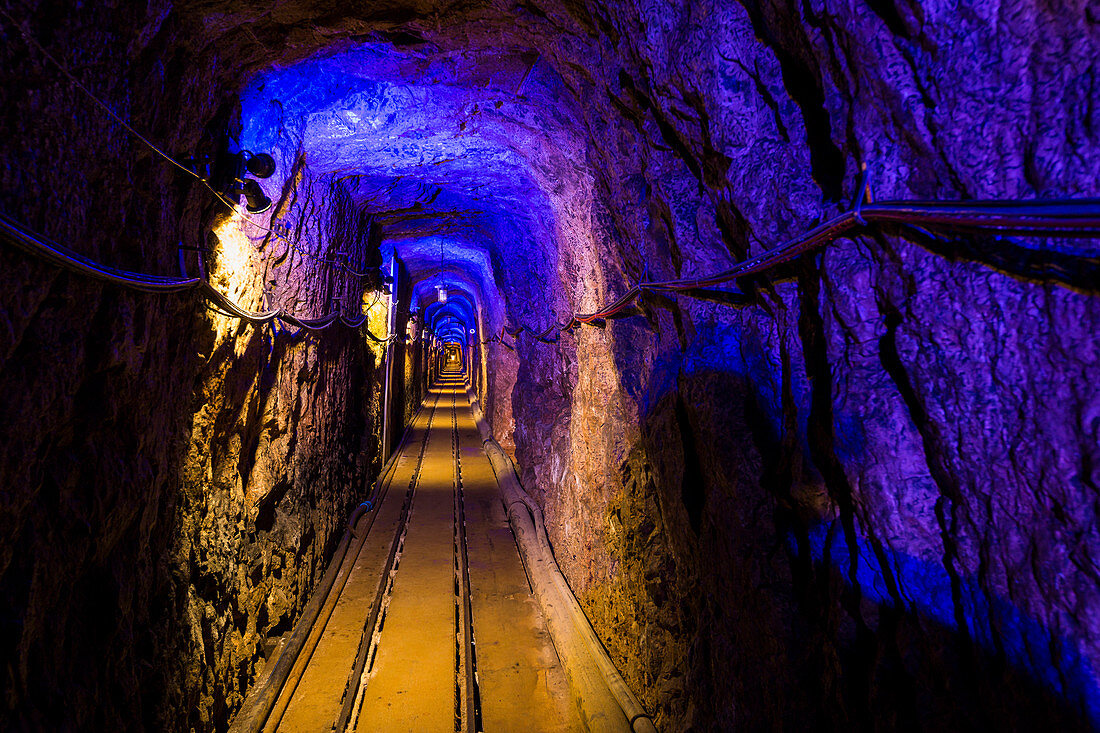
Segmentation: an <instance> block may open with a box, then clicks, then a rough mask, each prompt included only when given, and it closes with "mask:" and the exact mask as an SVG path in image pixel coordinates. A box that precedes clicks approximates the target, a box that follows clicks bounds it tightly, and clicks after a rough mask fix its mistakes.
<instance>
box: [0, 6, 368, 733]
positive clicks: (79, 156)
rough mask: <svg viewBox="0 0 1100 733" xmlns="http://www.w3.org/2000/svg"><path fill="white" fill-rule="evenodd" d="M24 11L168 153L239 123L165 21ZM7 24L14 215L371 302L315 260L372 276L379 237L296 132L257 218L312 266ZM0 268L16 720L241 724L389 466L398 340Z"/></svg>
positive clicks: (356, 302) (6, 651)
mask: <svg viewBox="0 0 1100 733" xmlns="http://www.w3.org/2000/svg"><path fill="white" fill-rule="evenodd" d="M11 12H12V14H13V15H14V14H15V12H16V10H15V9H14V8H12V9H11ZM19 12H20V14H21V16H22V18H30V19H31V20H30V22H28V24H27V30H28V31H29V32H30V33H32V34H33V36H34V37H35V38H37V39H38V40H39V41H40V42H41V43H42V44H44V45H45V46H46V47H47V48H48V49H49V52H50V53H51V54H52V55H54V56H55V57H57V58H58V59H59V60H60V61H61V62H62V63H64V64H65V66H66V67H67V68H68V69H69V70H70V71H71V73H73V74H74V76H76V77H77V78H78V79H79V80H80V82H81V83H82V84H84V85H85V86H86V87H88V88H89V89H90V90H92V91H93V92H94V93H95V94H96V95H97V96H99V97H100V98H101V99H103V100H104V101H105V102H106V103H107V104H108V105H109V106H111V107H112V109H114V110H115V111H116V112H117V113H118V114H119V115H120V116H122V117H124V118H125V119H127V120H128V121H129V122H130V123H131V124H132V125H134V126H135V127H137V128H140V129H141V130H142V132H143V133H145V134H146V135H148V136H149V137H150V138H152V139H154V140H156V141H157V142H158V143H160V144H162V145H163V146H164V147H165V149H166V150H167V151H168V152H170V153H172V154H174V155H177V156H180V157H182V155H181V153H182V152H184V151H186V152H187V153H190V152H193V151H196V150H198V149H199V148H201V147H202V146H204V145H206V144H207V140H206V138H205V137H204V136H205V134H206V133H205V132H204V130H205V129H206V127H207V125H210V126H211V127H212V128H218V129H221V128H224V127H227V126H228V127H232V126H233V125H234V124H236V122H235V121H236V120H237V119H238V113H236V112H235V111H234V102H233V100H234V98H235V96H234V92H233V89H232V86H231V85H229V84H228V83H227V82H226V81H225V80H224V79H219V78H218V77H217V72H216V71H215V69H217V68H218V67H217V65H216V64H214V63H213V60H212V59H211V58H210V57H209V56H203V55H202V53H201V51H195V50H194V49H192V50H190V51H187V50H184V49H185V48H186V47H187V46H188V44H189V43H190V42H191V40H193V38H194V36H193V34H192V33H191V32H190V31H188V30H185V29H183V28H182V27H181V24H180V22H179V20H178V18H176V17H175V16H174V15H173V14H172V8H171V7H170V6H164V7H159V8H158V7H153V6H150V7H149V8H148V13H149V15H148V16H147V15H146V9H144V8H143V9H141V11H140V12H137V11H132V10H130V9H129V8H123V9H110V8H99V7H96V8H91V7H87V8H84V9H83V10H82V11H76V12H70V9H68V8H66V9H62V8H60V7H54V6H53V5H52V4H49V3H42V4H40V6H39V7H37V8H35V7H31V6H27V7H25V8H23V9H21V10H20V11H19ZM22 18H21V19H22ZM58 18H63V20H60V21H58V20H56V19H58ZM46 19H50V20H49V22H46ZM0 25H2V28H3V30H2V32H3V38H4V43H3V47H4V50H3V54H4V63H3V69H4V71H3V75H4V80H3V88H4V92H3V95H2V96H3V99H4V104H3V105H2V106H3V112H2V113H0V114H2V118H0V119H2V121H0V127H2V130H3V137H4V140H5V142H4V144H3V155H4V166H3V167H2V168H0V176H2V177H3V186H2V194H0V195H2V201H3V203H2V210H3V213H4V214H5V215H8V216H12V217H15V218H17V219H18V220H20V221H22V222H23V223H25V224H27V225H29V226H31V227H32V228H34V229H35V230H37V231H38V232H40V233H42V234H44V235H45V236H47V237H49V238H51V239H53V240H54V241H56V242H59V243H62V244H64V245H65V246H67V247H69V248H71V249H73V250H76V251H78V252H80V253H81V254H83V255H85V256H89V257H92V258H94V259H97V260H99V261H101V262H104V263H107V264H109V265H112V266H115V267H121V268H124V269H130V270H134V271H138V272H146V273H153V274H166V275H174V274H177V273H178V272H179V267H180V262H181V260H182V262H183V263H184V264H185V265H186V266H187V267H188V269H189V270H190V272H191V274H195V273H196V272H197V271H198V269H199V262H198V257H199V253H198V250H200V249H204V250H206V251H205V253H204V254H203V259H204V260H205V266H206V268H207V271H208V275H209V279H210V282H211V284H212V285H213V286H214V287H215V288H216V289H218V290H220V291H221V292H223V293H224V294H226V295H229V296H230V297H231V298H232V299H234V300H236V301H237V302H239V303H240V304H241V305H242V306H243V307H245V308H248V309H251V310H255V311H263V310H266V309H267V308H269V307H272V306H279V307H284V308H286V309H287V310H288V312H290V313H292V314H295V315H301V316H306V315H309V316H312V315H320V314H322V313H327V312H330V311H331V310H332V309H333V308H334V307H343V308H345V309H346V310H345V311H344V312H345V313H348V314H350V315H354V314H356V313H358V312H360V297H361V295H362V288H361V286H360V284H359V282H358V279H357V278H352V277H349V276H347V274H346V273H341V272H340V271H339V270H333V269H332V268H329V267H327V266H322V265H320V264H318V263H317V262H316V258H317V257H327V256H329V255H330V254H331V252H332V251H336V250H341V251H346V252H348V253H349V255H350V257H352V258H353V260H354V259H362V258H363V256H364V252H365V251H366V247H365V240H366V235H367V233H368V231H369V228H370V227H369V222H365V221H362V220H357V219H355V217H354V215H352V214H349V213H348V210H347V209H346V208H341V206H340V203H341V201H342V200H344V199H346V193H345V192H344V191H343V189H342V188H340V186H339V185H338V184H336V183H334V182H333V181H331V180H329V179H325V180H320V179H319V177H317V176H314V175H313V174H312V173H311V172H310V171H309V170H308V166H306V165H305V163H304V161H303V160H301V156H300V154H299V151H298V150H297V147H296V145H297V143H296V142H295V141H293V140H287V141H286V142H285V143H284V144H283V145H282V146H281V147H275V148H272V151H273V152H275V153H276V157H277V158H278V164H279V172H278V174H277V175H276V176H275V177H273V178H272V179H271V180H269V181H267V182H265V185H268V186H270V187H271V195H272V198H274V199H276V200H277V207H276V208H275V209H274V210H273V211H272V212H269V214H268V215H267V218H265V219H264V223H268V222H269V220H270V217H271V215H272V214H278V216H280V217H281V218H282V219H283V220H285V221H286V222H287V223H288V224H290V225H292V228H293V229H294V230H295V232H296V234H297V237H296V241H300V242H302V245H301V246H302V249H303V251H305V252H307V253H313V255H314V256H315V257H314V259H310V258H307V257H304V256H303V255H301V254H299V253H298V252H295V251H287V249H288V247H287V246H286V245H285V242H282V240H273V239H270V238H268V236H269V235H267V234H266V233H265V232H263V231H262V230H261V229H258V228H256V227H252V226H251V225H249V224H247V223H246V222H242V221H240V220H239V219H236V218H230V217H229V214H228V209H225V208H222V207H219V206H218V205H217V204H216V203H215V202H213V201H212V197H211V196H210V195H209V194H208V192H206V191H205V190H204V189H202V188H201V187H200V186H198V185H197V184H195V183H194V182H193V181H192V180H191V179H190V178H189V177H187V176H186V175H184V174H181V173H180V172H179V171H178V170H176V169H174V168H172V167H171V166H170V165H168V164H165V163H164V162H163V161H162V160H160V159H158V158H157V157H156V156H155V155H153V154H152V153H150V151H148V150H147V149H145V148H144V147H143V146H141V145H140V144H138V143H137V142H136V141H135V140H134V139H133V138H132V137H129V136H128V134H127V133H126V131H125V130H124V129H122V128H120V127H119V126H118V125H117V124H115V123H114V122H113V121H111V120H110V119H109V118H108V117H106V116H105V115H103V114H101V113H100V111H99V110H97V108H96V107H95V106H94V104H93V103H92V102H90V101H89V100H88V99H87V98H86V97H84V96H82V95H81V94H80V92H78V91H77V90H76V89H74V88H73V86H72V85H71V84H70V83H69V82H68V81H66V80H65V79H64V78H63V77H62V76H61V75H60V73H59V72H58V70H57V68H56V67H55V66H53V65H51V64H50V62H49V61H48V60H46V59H45V58H44V57H43V55H42V53H41V51H40V50H38V49H36V48H34V47H33V46H28V45H27V43H26V42H25V41H24V40H23V37H22V34H21V33H20V31H19V30H18V28H17V27H16V26H15V25H13V24H12V22H11V19H9V18H7V17H5V18H3V20H0ZM196 53H198V55H195V54H196ZM200 58H205V59H206V61H205V62H200V61H199V59H200ZM219 94H221V95H224V96H219ZM223 104H224V106H223ZM219 126H220V127H219ZM291 171H292V172H293V175H289V172H291ZM341 197H343V198H341ZM214 230H216V232H217V233H215V231H214ZM179 243H183V244H185V245H186V249H184V250H183V251H182V253H181V251H180V250H179V249H178V246H177V245H178V244H179ZM181 255H182V256H181ZM0 258H2V260H3V272H4V274H3V281H4V284H5V285H4V288H3V292H4V294H3V296H2V301H0V333H2V336H0V354H2V356H0V383H2V384H3V385H4V389H5V391H6V392H7V393H8V397H7V398H6V399H5V406H4V408H3V410H2V411H0V444H2V445H3V451H2V455H3V458H2V461H3V462H2V467H0V481H2V484H3V490H2V491H0V526H2V528H3V531H2V532H0V535H2V537H0V597H2V599H3V600H2V601H0V604H2V617H0V659H2V660H3V665H2V668H0V674H2V683H0V688H2V689H3V700H2V702H0V727H2V728H4V729H5V730H158V729H159V730H219V729H224V728H225V727H227V725H228V720H229V717H230V714H231V713H232V712H233V711H234V710H235V709H236V707H237V706H238V705H239V704H240V701H241V699H242V696H243V693H244V691H245V689H246V687H247V685H248V684H249V682H250V681H251V680H252V678H253V677H254V676H255V674H256V672H257V670H258V668H259V667H260V666H262V664H263V661H264V654H265V652H266V651H268V650H269V649H270V648H271V647H272V646H274V643H275V642H276V641H277V640H278V638H279V636H280V635H281V634H283V633H284V632H285V631H287V630H288V629H289V628H291V626H292V625H293V622H294V621H295V619H296V616H297V614H298V612H299V611H300V610H301V608H302V606H303V605H304V603H305V601H306V599H307V598H308V594H309V592H310V590H311V589H312V587H313V585H314V584H315V583H316V581H317V580H318V579H319V577H320V573H321V572H322V571H323V569H324V563H325V559H326V557H327V555H328V554H331V551H332V549H333V547H334V545H335V543H336V541H337V540H338V539H339V537H340V535H341V533H342V532H343V523H344V521H345V520H346V517H347V516H348V514H349V512H350V509H351V507H352V506H354V502H356V501H357V500H359V499H361V498H362V497H363V496H364V495H365V492H366V490H367V489H368V488H369V485H370V479H371V477H372V476H373V475H374V473H375V472H376V471H377V468H378V458H379V450H378V432H379V429H380V428H379V426H378V424H377V423H378V420H377V414H378V400H379V397H378V395H379V393H380V389H379V386H378V380H379V374H378V372H377V365H378V363H379V354H380V349H378V348H377V347H375V346H372V345H371V342H370V341H369V339H367V338H366V337H365V336H364V334H363V333H362V332H360V331H358V330H355V329H344V330H343V331H340V330H339V329H335V330H334V331H332V332H329V333H328V334H327V336H326V338H324V339H316V338H313V337H311V336H309V335H308V334H304V333H300V334H296V333H294V329H292V328H285V329H280V330H278V331H277V332H276V331H273V330H272V329H271V328H270V327H253V326H249V325H244V324H243V323H242V322H240V321H239V320H237V319H234V318H228V317H226V316H224V315H222V314H220V313H218V312H214V311H212V310H209V309H207V308H206V307H205V305H204V302H203V301H202V300H201V299H200V298H199V297H198V296H197V295H195V294H193V293H191V294H178V295H152V294H143V293H133V292H129V291H125V290H122V289H120V288H118V287H115V286H111V285H103V284H99V283H96V282H94V281H92V280H89V279H86V278H82V277H79V276H76V275H70V274H68V273H65V272H62V271H60V270H58V269H56V268H54V267H51V266H48V265H45V264H42V263H40V262H38V261H37V260H34V259H31V258H29V257H26V256H24V255H23V254H21V253H19V252H17V251H15V250H13V249H11V248H9V247H8V246H7V245H6V244H5V245H4V246H3V247H2V248H0ZM265 291H266V294H265ZM334 304H335V305H334ZM383 320H384V319H383ZM376 321H377V319H372V324H371V325H372V326H373V327H374V328H377V326H378V324H377V322H376ZM383 326H384V323H383Z"/></svg>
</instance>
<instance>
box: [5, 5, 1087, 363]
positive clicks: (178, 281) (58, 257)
mask: <svg viewBox="0 0 1100 733" xmlns="http://www.w3.org/2000/svg"><path fill="white" fill-rule="evenodd" d="M0 14H2V15H3V16H4V17H5V18H7V19H8V21H9V22H11V23H12V24H13V25H14V26H15V27H16V28H18V29H19V32H20V34H21V35H22V36H23V39H24V40H25V41H26V42H27V44H28V45H31V46H33V47H35V48H37V49H38V51H39V52H41V53H42V55H43V56H45V57H46V58H47V59H48V60H49V61H50V62H51V63H52V64H53V65H54V66H56V67H57V68H58V69H59V70H60V71H61V73H62V74H63V75H64V76H65V78H66V79H68V80H69V82H70V83H72V84H73V85H74V86H75V87H76V88H77V89H79V90H80V91H81V92H83V93H84V94H85V95H87V96H88V97H89V98H90V99H91V100H92V101H93V102H95V104H96V105H98V106H99V107H101V108H102V109H103V110H104V111H105V112H107V114H109V115H110V116H111V117H112V118H113V119H114V120H115V121H116V122H118V123H119V124H120V125H122V126H123V127H124V128H125V129H126V130H127V131H128V132H130V134H132V135H134V137H136V138H137V139H138V140H140V141H141V142H142V143H144V144H145V145H146V146H148V147H149V148H150V149H151V150H152V151H154V152H155V153H157V154H158V155H160V156H161V157H162V158H164V159H165V160H167V161H168V162H169V163H171V164H172V165H174V166H175V167H177V168H179V169H180V170H182V171H183V172H184V173H187V174H188V175H190V176H192V177H193V178H195V179H197V180H198V181H200V182H201V183H202V184H203V185H204V186H205V187H206V188H207V189H209V190H210V192H211V193H213V194H214V196H215V197H217V198H218V199H219V200H220V201H221V202H222V203H224V204H225V205H227V206H229V207H230V208H234V207H236V206H237V205H238V204H237V203H235V202H233V201H231V200H229V199H228V198H226V197H225V196H224V195H223V194H222V193H221V192H219V191H217V190H215V189H214V188H213V187H212V186H211V185H210V183H209V182H208V181H207V180H206V179H205V178H203V177H202V176H200V175H199V174H198V173H196V172H195V171H193V170H191V169H190V168H187V167H186V166H184V165H183V164H181V163H179V162H178V161H177V160H175V159H174V158H173V157H172V156H170V155H168V154H167V153H165V152H164V151H163V150H161V149H160V148H159V147H158V146H156V145H155V144H154V143H153V142H152V141H150V140H149V139H148V138H146V137H145V136H144V135H142V134H141V133H140V132H138V131H137V130H136V129H134V128H133V127H132V126H130V125H129V124H128V123H127V122H126V121H125V120H123V119H122V118H121V117H120V116H119V115H118V114H116V113H115V111H114V110H112V109H111V108H110V107H109V106H107V104H106V103H104V102H102V101H101V100H100V99H99V98H98V97H96V95H95V94H93V93H92V92H91V91H90V90H89V89H88V88H87V87H85V86H84V85H83V84H82V83H81V82H80V81H79V80H78V79H77V78H76V77H75V76H73V74H72V73H70V72H69V70H68V69H67V68H66V67H65V65H64V64H62V63H61V62H60V61H59V60H57V59H56V58H55V57H54V56H53V55H52V54H51V53H50V52H49V51H47V50H46V48H45V47H44V46H42V44H40V43H39V42H38V41H37V40H36V39H35V38H34V37H33V35H31V33H30V31H29V30H28V28H27V27H26V24H25V23H20V22H18V21H16V20H15V18H13V17H12V16H11V14H10V13H8V12H7V10H5V9H3V8H0ZM869 191H870V189H869V187H868V185H867V172H866V170H864V172H863V175H862V176H861V179H860V185H859V189H858V193H857V197H856V201H855V202H854V207H853V208H852V209H851V210H850V211H847V212H844V213H842V214H839V215H837V216H835V217H833V218H832V219H829V220H828V221H826V222H824V223H822V224H819V225H818V226H816V227H814V228H813V229H811V230H810V231H809V232H807V233H806V234H804V235H802V236H800V237H796V238H794V239H791V240H788V241H786V242H783V243H781V244H779V245H778V246H776V247H774V248H772V249H769V250H768V251H766V252H764V253H762V254H760V255H757V256H756V257H752V258H750V259H748V260H745V261H744V262H740V263H738V264H736V265H734V266H733V267H732V268H730V269H728V270H724V271H722V272H719V273H717V274H714V275H709V276H703V277H696V278H682V279H677V280H667V281H658V282H648V281H647V282H641V283H638V284H637V285H635V286H633V287H632V288H630V289H629V290H628V291H627V292H626V293H624V294H623V295H621V296H619V298H617V299H616V300H615V301H614V302H613V303H612V304H611V305H609V306H606V307H604V308H602V309H600V310H598V311H594V312H592V313H575V314H574V315H573V316H572V318H571V319H570V320H569V321H568V322H567V323H564V324H562V323H558V324H555V325H551V326H550V327H548V328H547V329H546V330H544V331H541V332H537V330H536V329H533V328H530V327H528V326H526V325H524V324H521V325H520V326H519V327H518V328H516V329H508V328H504V329H502V331H501V336H500V337H493V338H492V339H489V340H487V341H484V342H483V343H494V342H496V343H501V344H502V345H504V346H508V344H506V343H505V342H504V340H503V336H504V333H508V334H509V335H511V336H512V338H513V339H516V338H518V337H519V336H520V335H521V334H522V333H523V332H525V331H526V332H528V333H530V334H532V335H533V336H534V338H535V339H536V340H537V341H541V342H544V343H555V342H556V341H557V338H554V339H550V338H548V337H549V335H550V334H551V333H552V332H553V331H554V330H555V329H557V330H558V332H559V333H560V332H565V331H569V330H572V329H573V328H575V327H577V326H579V325H581V324H584V325H595V324H596V323H597V322H598V321H604V320H605V319H607V318H610V317H612V316H615V315H617V314H619V313H622V312H623V311H624V310H626V309H627V308H629V307H631V305H632V304H633V303H634V301H635V300H636V299H637V298H638V297H640V296H641V295H643V294H644V293H646V292H657V293H675V294H679V295H684V296H687V297H699V294H698V293H693V292H692V291H698V290H701V289H705V288H713V287H715V286H718V285H723V284H726V283H729V282H732V281H734V280H736V279H737V278H741V277H747V276H750V275H755V274H758V273H760V272H763V271H765V270H768V269H770V268H772V267H775V266H777V265H780V264H783V263H785V262H789V261H791V260H793V259H795V258H797V257H799V256H800V255H802V254H805V253H807V252H810V251H813V250H815V249H817V248H819V247H822V246H824V245H825V244H828V243H829V242H831V241H833V240H835V239H837V238H838V237H840V236H841V235H842V234H844V233H846V232H848V231H850V230H852V229H855V228H860V227H867V226H869V225H870V224H872V223H883V224H902V225H908V226H915V227H918V228H921V227H927V228H931V229H939V228H946V229H961V230H967V231H993V232H998V233H1006V234H1020V235H1026V236H1059V235H1061V236H1089V235H1096V234H1100V200H1096V199H1077V200H1073V199H1066V200H1049V201H1043V200H1040V201H970V202H940V201H934V202H928V201H887V202H882V203H878V204H875V203H867V204H864V202H863V197H864V194H865V192H866V193H867V194H868V197H869ZM241 217H242V219H244V220H245V221H247V222H249V223H250V224H252V225H253V226H255V227H257V228H259V229H261V230H262V231H266V232H268V233H270V234H272V235H273V236H275V237H277V238H279V239H282V240H283V241H285V242H287V244H289V245H290V246H291V247H292V248H293V249H294V250H295V251H296V252H298V253H299V254H301V255H302V256H303V257H307V258H310V259H312V260H314V261H316V262H320V263H322V264H325V265H328V266H330V267H340V268H341V269H344V270H345V271H347V272H349V273H350V274H352V275H354V276H356V277H359V278H365V277H367V276H368V274H367V273H360V272H357V271H356V270H354V269H353V268H352V267H351V266H350V265H348V264H346V263H341V262H336V261H334V260H329V259H325V258H322V257H318V256H317V255H314V254H312V253H309V252H306V251H305V250H303V249H302V248H301V247H299V246H298V244H297V243H296V242H293V241H291V240H290V238H289V237H287V236H285V235H283V234H281V233H280V232H278V231H276V230H274V229H272V228H270V227H268V226H265V225H264V224H261V223H260V222H258V221H256V220H254V219H252V218H250V217H249V216H247V215H246V214H243V213H242V214H241ZM0 229H2V230H3V233H4V234H7V235H8V236H7V237H6V238H7V239H8V240H9V241H11V242H12V243H14V244H15V245H16V246H18V247H20V248H21V249H23V250H24V251H28V252H31V253H33V254H36V255H38V256H40V257H42V258H43V259H45V260H47V261H50V262H53V263H54V264H57V265H59V266H61V267H65V268H67V269H70V270H72V271H74V272H80V273H82V274H84V275H87V276H89V277H93V278H96V279H100V280H107V281H110V282H113V283H116V284H119V285H123V286H125V287H129V288H132V289H135V290H141V291H144V292H180V291H183V290H189V289H191V288H194V287H197V286H199V285H200V284H201V285H202V286H203V292H204V294H205V295H206V296H207V298H208V299H211V300H214V301H215V302H216V303H218V304H219V305H221V306H222V307H223V308H224V309H225V310H226V311H228V312H230V313H232V314H233V315H235V316H236V317H238V318H241V319H244V320H247V321H249V322H250V323H254V324H260V323H269V322H271V321H273V320H275V319H276V318H278V319H280V320H283V321H286V322H287V323H291V324H295V325H299V326H300V327H301V328H306V329H308V330H311V331H314V330H322V329H324V328H327V327H328V326H330V325H332V324H333V323H336V322H340V323H343V324H344V325H348V326H349V327H358V325H361V324H362V322H363V319H364V318H365V316H364V317H358V318H355V319H348V318H346V317H345V316H343V315H340V314H338V313H331V314H329V315H327V316H323V317H321V318H305V319H302V318H297V317H295V316H291V315H289V314H284V313H282V312H281V311H278V310H275V311H270V312H268V313H251V312H249V311H245V310H244V309H242V308H240V307H239V306H237V305H236V304H234V303H232V302H231V301H229V300H228V299H227V298H225V296H222V295H221V294H220V293H218V292H217V291H216V290H214V288H213V287H211V286H210V285H209V283H207V282H206V281H204V280H202V279H200V278H168V277H160V276H150V275H142V274H139V273H133V272H128V271H125V270H117V269H115V268H110V267H106V266H103V265H99V264H98V263H95V262H94V261H92V260H90V259H88V258H86V257H83V256H82V255H78V254H76V253H75V252H72V251H69V250H65V249H64V248H61V247H59V246H57V245H52V244H49V243H47V242H46V241H45V240H44V239H42V238H41V237H38V236H37V235H34V234H33V233H32V232H30V231H29V230H27V229H25V228H24V227H21V226H19V225H18V224H17V223H15V222H14V221H13V220H11V219H10V218H9V217H7V216H4V215H3V214H0ZM442 247H443V244H442V241H441V242H440V282H441V285H442V284H443V283H444V271H443V262H442V259H443V249H442ZM646 274H648V270H647V272H646ZM353 324H354V325H353ZM368 333H369V332H368ZM369 335H370V337H371V338H372V339H373V340H375V341H377V342H379V343H383V342H388V341H389V340H392V339H393V338H395V336H393V335H391V336H389V337H387V339H385V340H383V339H378V338H377V337H376V336H374V335H373V334H369ZM508 348H512V347H511V346H508Z"/></svg>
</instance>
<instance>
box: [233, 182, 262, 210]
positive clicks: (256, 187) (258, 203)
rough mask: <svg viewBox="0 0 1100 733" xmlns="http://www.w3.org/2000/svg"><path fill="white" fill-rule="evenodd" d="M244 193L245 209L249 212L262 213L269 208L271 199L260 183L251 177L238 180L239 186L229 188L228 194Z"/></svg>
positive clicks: (238, 194)
mask: <svg viewBox="0 0 1100 733" xmlns="http://www.w3.org/2000/svg"><path fill="white" fill-rule="evenodd" d="M241 194H244V200H245V209H247V211H248V213H249V214H262V213H263V212H265V211H267V210H268V209H270V208H271V199H270V198H268V196H267V194H265V193H264V190H263V189H262V188H260V184H259V183H257V182H256V181H253V180H252V179H251V178H246V179H244V180H243V181H241V182H240V185H239V186H234V187H233V188H230V189H229V195H231V196H240V195H241Z"/></svg>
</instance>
